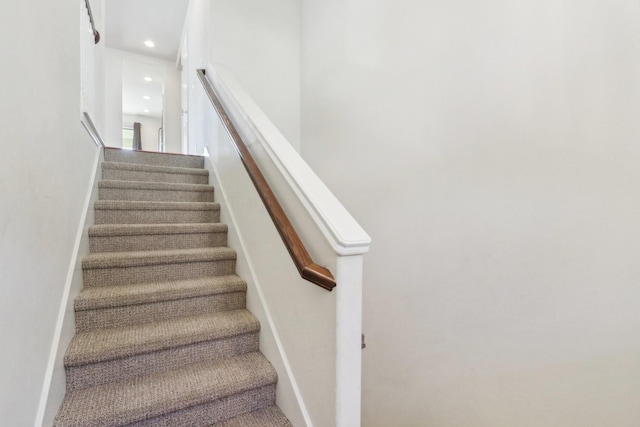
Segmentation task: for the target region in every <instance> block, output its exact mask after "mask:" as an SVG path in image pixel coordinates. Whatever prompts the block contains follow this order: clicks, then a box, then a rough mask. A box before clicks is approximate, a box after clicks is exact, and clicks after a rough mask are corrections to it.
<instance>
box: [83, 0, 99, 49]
mask: <svg viewBox="0 0 640 427" xmlns="http://www.w3.org/2000/svg"><path fill="white" fill-rule="evenodd" d="M84 4H85V6H87V13H88V14H89V21H90V22H91V30H93V41H94V42H95V43H94V44H98V43H99V42H100V33H99V32H98V30H97V29H96V23H95V21H94V20H93V12H91V4H89V0H84Z"/></svg>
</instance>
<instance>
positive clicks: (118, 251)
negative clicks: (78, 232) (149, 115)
mask: <svg viewBox="0 0 640 427" xmlns="http://www.w3.org/2000/svg"><path fill="white" fill-rule="evenodd" d="M203 165H204V162H203V159H202V158H201V157H197V156H180V155H173V154H159V153H148V152H135V151H127V150H116V149H106V150H105V162H104V163H103V165H102V174H103V181H101V182H100V183H99V201H97V202H96V204H95V206H94V209H95V213H96V215H95V217H96V225H95V226H92V227H90V229H89V241H90V254H89V255H87V256H86V257H85V258H84V259H83V262H82V268H83V281H84V288H83V290H82V291H81V292H80V294H79V295H78V297H77V298H76V300H75V304H74V308H75V312H76V335H75V337H74V338H73V340H72V341H71V343H70V345H69V347H68V349H67V352H66V354H65V358H64V363H65V369H66V373H67V394H66V396H65V399H64V401H63V403H62V405H61V407H60V409H59V411H58V414H57V416H56V419H55V421H54V426H55V427H79V426H83V427H115V426H130V427H134V426H137V427H151V426H154V427H181V426H184V427H186V426H189V427H210V426H221V427H222V426H223V427H253V426H256V427H257V426H260V427H288V426H291V423H290V422H289V421H288V420H287V418H286V417H285V416H284V414H283V413H282V412H281V411H280V409H279V408H278V407H277V406H275V384H276V382H277V374H276V372H275V370H274V369H273V367H272V366H271V364H270V363H269V362H268V361H267V360H266V359H265V358H264V356H262V354H261V353H260V352H259V351H258V350H259V343H258V332H259V330H260V324H259V322H258V320H257V319H256V318H255V317H254V316H253V315H252V314H251V313H250V312H248V311H247V310H246V289H247V286H246V283H245V282H244V281H243V280H242V279H241V278H240V277H238V276H237V275H235V261H236V253H235V251H233V250H232V249H230V248H227V247H226V242H227V226H226V225H225V224H220V223H219V222H218V221H219V210H220V207H219V205H218V204H217V203H215V202H214V201H213V197H214V189H213V187H211V186H209V185H207V183H208V172H207V171H206V170H205V169H203Z"/></svg>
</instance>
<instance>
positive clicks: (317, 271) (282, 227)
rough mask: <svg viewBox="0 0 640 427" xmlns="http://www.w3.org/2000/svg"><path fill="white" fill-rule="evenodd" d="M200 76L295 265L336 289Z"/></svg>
mask: <svg viewBox="0 0 640 427" xmlns="http://www.w3.org/2000/svg"><path fill="white" fill-rule="evenodd" d="M197 73H198V78H199V79H200V82H201V83H202V86H203V87H204V90H205V92H206V93H207V96H208V97H209V100H211V103H212V104H213V107H214V108H215V110H216V112H217V113H218V116H219V117H220V120H221V121H222V123H223V124H224V127H225V129H226V130H227V133H228V134H229V136H230V137H231V140H232V141H233V143H234V145H235V148H236V151H237V152H238V155H239V156H240V160H242V164H243V165H244V167H245V169H246V170H247V173H248V174H249V177H250V178H251V181H253V185H255V187H256V190H257V191H258V194H259V195H260V198H261V199H262V202H263V203H264V206H265V207H266V208H267V212H269V216H271V219H272V220H273V223H274V225H275V226H276V229H277V230H278V233H279V234H280V237H281V238H282V241H283V242H284V245H285V246H286V248H287V250H288V251H289V255H291V258H292V259H293V263H294V264H295V265H296V268H297V269H298V272H299V273H300V276H301V277H302V278H303V279H306V280H308V281H310V282H311V283H314V284H316V285H318V286H321V287H323V288H324V289H327V290H329V291H330V290H332V289H333V288H334V287H335V286H336V280H335V279H334V277H333V275H332V274H331V272H330V271H329V270H327V269H326V268H324V267H321V266H319V265H318V264H316V263H314V262H313V260H312V259H311V256H310V255H309V252H308V251H307V249H306V248H305V247H304V244H303V243H302V240H300V237H299V236H298V233H297V232H296V230H295V229H294V228H293V225H291V221H289V218H288V217H287V214H285V212H284V210H283V209H282V206H280V202H278V199H277V198H276V196H275V194H273V191H272V190H271V187H269V184H268V183H267V180H266V179H265V178H264V175H262V172H261V171H260V168H259V167H258V165H257V164H256V162H255V160H254V159H253V156H252V155H251V153H250V152H249V149H248V148H247V146H246V144H245V143H244V141H243V140H242V137H241V136H240V134H239V133H238V131H237V130H236V128H235V126H234V125H233V123H232V122H231V120H230V119H229V116H228V115H227V112H226V111H225V109H224V107H223V106H222V103H221V102H220V98H218V95H216V93H215V90H214V89H213V87H212V86H211V83H209V80H208V79H207V77H206V76H205V70H197Z"/></svg>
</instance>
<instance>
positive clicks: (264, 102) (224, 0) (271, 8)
mask: <svg viewBox="0 0 640 427" xmlns="http://www.w3.org/2000/svg"><path fill="white" fill-rule="evenodd" d="M206 31H207V32H208V36H207V44H208V46H205V48H207V55H208V61H209V63H210V64H212V65H213V66H215V67H216V68H217V69H225V70H227V71H228V72H230V73H231V74H233V75H234V76H235V78H236V79H237V80H238V81H239V82H240V83H241V84H242V86H243V88H244V89H245V90H246V91H247V92H248V93H249V95H251V97H252V98H253V99H254V100H255V101H256V102H257V103H258V105H259V106H260V108H261V109H262V110H263V111H264V112H265V113H266V114H267V116H268V117H269V118H270V119H271V121H272V122H273V123H274V124H275V125H276V127H277V128H278V129H279V130H280V132H282V134H283V135H284V136H285V137H286V138H287V140H288V141H289V142H290V143H291V145H293V147H294V148H296V149H298V148H299V147H300V2H299V1H297V0H273V1H269V2H264V1H259V0H213V1H210V2H208V15H207V23H206ZM193 59H194V58H191V60H193Z"/></svg>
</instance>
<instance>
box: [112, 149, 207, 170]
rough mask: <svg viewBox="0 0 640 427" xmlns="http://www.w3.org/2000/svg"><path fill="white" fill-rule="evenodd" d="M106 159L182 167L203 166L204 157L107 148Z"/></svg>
mask: <svg viewBox="0 0 640 427" xmlns="http://www.w3.org/2000/svg"><path fill="white" fill-rule="evenodd" d="M104 159H105V161H107V162H119V163H138V164H145V165H156V166H172V167H180V168H203V167H204V157H202V156H190V155H183V154H172V153H157V152H151V151H140V150H138V151H136V150H121V149H115V148H106V149H105V150H104Z"/></svg>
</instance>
